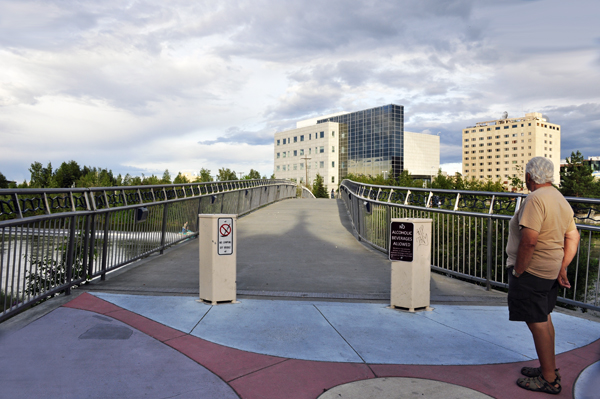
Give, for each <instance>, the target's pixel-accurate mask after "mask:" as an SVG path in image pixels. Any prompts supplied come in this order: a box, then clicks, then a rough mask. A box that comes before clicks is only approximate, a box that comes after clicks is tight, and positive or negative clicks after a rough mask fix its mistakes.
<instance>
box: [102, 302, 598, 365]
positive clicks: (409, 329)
mask: <svg viewBox="0 0 600 399" xmlns="http://www.w3.org/2000/svg"><path fill="white" fill-rule="evenodd" d="M94 295H96V296H98V297H99V298H102V299H104V300H107V301H109V302H112V303H114V304H115V305H118V306H120V307H122V308H124V309H128V310H131V311H132V312H135V313H138V314H140V315H142V316H145V317H148V318H150V319H152V320H156V321H158V322H160V323H163V324H165V325H167V326H170V327H172V328H176V329H178V330H180V331H184V332H188V333H189V332H190V331H191V334H192V335H195V336H197V337H200V338H203V339H206V340H208V341H211V342H214V343H218V344H221V345H225V346H228V347H232V348H236V349H241V350H245V351H250V352H255V353H262V354H268V355H274V356H281V357H288V358H293V359H304V360H318V361H333V362H362V361H363V360H364V361H366V362H368V363H381V364H432V365H469V364H490V363H506V362H516V361H523V360H530V359H535V358H537V356H536V354H535V350H534V346H533V340H532V338H531V334H530V333H529V331H528V329H527V326H526V325H525V323H519V322H511V321H509V320H508V311H507V309H506V307H498V306H489V307H488V306H449V305H440V306H435V309H434V310H433V311H432V312H419V313H406V312H402V311H398V310H393V309H388V308H387V307H386V306H385V305H382V304H367V303H347V302H343V303H342V302H308V301H274V300H251V299H245V300H242V301H241V303H240V304H226V305H217V306H210V305H205V304H203V303H198V302H196V301H195V298H193V297H166V296H161V297H148V296H137V295H117V294H100V293H96V294H94ZM165 304H167V305H165ZM553 320H554V325H555V328H556V336H557V337H559V338H560V339H558V340H557V353H561V352H564V351H568V350H572V349H575V348H578V347H581V346H584V345H587V344H589V343H591V342H593V341H595V340H597V339H598V338H600V323H596V322H593V321H589V320H585V319H580V318H578V317H573V316H569V315H565V314H561V313H553ZM194 326H195V327H194ZM192 329H193V330H192Z"/></svg>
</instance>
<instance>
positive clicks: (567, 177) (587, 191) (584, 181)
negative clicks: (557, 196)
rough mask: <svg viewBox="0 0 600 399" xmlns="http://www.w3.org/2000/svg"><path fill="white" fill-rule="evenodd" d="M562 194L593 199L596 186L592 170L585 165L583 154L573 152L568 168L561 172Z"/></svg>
mask: <svg viewBox="0 0 600 399" xmlns="http://www.w3.org/2000/svg"><path fill="white" fill-rule="evenodd" d="M560 185H561V187H560V192H561V193H562V195H565V196H572V197H591V196H593V195H594V191H595V187H594V186H595V184H594V176H593V175H592V169H591V168H590V167H589V166H588V165H584V163H583V155H581V152H579V151H577V152H571V157H570V158H567V166H565V167H564V168H561V170H560Z"/></svg>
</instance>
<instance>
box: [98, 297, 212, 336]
mask: <svg viewBox="0 0 600 399" xmlns="http://www.w3.org/2000/svg"><path fill="white" fill-rule="evenodd" d="M94 296H96V297H98V298H100V299H104V300H105V301H107V302H110V303H113V304H115V305H117V306H119V307H122V308H123V309H127V310H130V311H132V312H133V313H137V314H139V315H142V316H145V317H147V318H149V319H152V320H154V321H157V322H159V323H161V324H164V325H166V326H169V327H171V328H174V329H176V330H179V331H183V332H185V333H188V334H189V333H190V332H191V331H192V329H193V328H194V327H195V326H196V324H198V322H199V321H200V320H201V319H202V317H204V315H205V314H206V313H207V312H208V311H209V310H210V306H207V305H204V304H202V303H198V302H196V301H195V299H194V298H192V297H187V296H145V295H120V294H108V293H94Z"/></svg>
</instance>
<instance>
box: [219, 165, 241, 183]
mask: <svg viewBox="0 0 600 399" xmlns="http://www.w3.org/2000/svg"><path fill="white" fill-rule="evenodd" d="M217 180H218V181H228V180H237V177H236V174H235V170H231V169H229V168H221V169H219V174H218V175H217Z"/></svg>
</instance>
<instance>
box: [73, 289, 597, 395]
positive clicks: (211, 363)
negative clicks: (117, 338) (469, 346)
mask: <svg viewBox="0 0 600 399" xmlns="http://www.w3.org/2000/svg"><path fill="white" fill-rule="evenodd" d="M64 306H65V307H70V308H75V309H82V310H88V311H92V312H96V313H100V314H104V315H107V316H110V317H113V318H115V319H117V320H120V321H122V322H124V323H126V324H128V325H130V326H131V327H133V328H136V329H138V330H139V331H141V332H143V333H145V334H148V335H150V336H152V337H154V338H155V339H157V340H159V341H162V342H164V343H165V344H167V345H169V346H171V347H172V348H174V349H175V350H177V351H179V352H181V353H183V354H185V355H186V356H188V357H189V358H191V359H192V360H194V361H196V362H197V363H199V364H201V365H202V366H204V367H206V368H207V369H209V370H211V371H212V372H213V373H215V374H217V375H218V376H220V377H221V378H222V379H223V380H225V381H227V382H228V383H229V384H230V385H231V387H232V388H233V389H235V390H236V391H237V392H238V394H239V395H240V396H241V397H242V398H243V399H271V398H277V399H280V398H286V399H314V398H317V397H318V396H319V395H321V394H322V393H323V392H324V391H325V390H328V389H331V388H333V387H335V386H337V385H341V384H346V383H349V382H354V381H360V380H364V379H369V378H374V377H412V378H424V379H431V380H436V381H442V382H448V383H451V384H456V385H460V386H464V387H467V388H471V389H474V390H476V391H479V392H482V393H485V394H487V395H490V396H492V397H494V398H497V399H502V398H507V399H508V398H510V399H513V398H540V397H546V396H545V395H543V394H539V393H535V392H529V391H526V390H524V389H521V388H519V387H518V386H517V385H516V383H515V382H516V380H517V378H519V377H520V369H521V367H523V366H534V367H535V366H538V365H539V363H538V362H537V360H534V361H528V362H520V363H508V364H487V365H472V366H427V365H382V364H377V365H367V364H359V363H333V362H316V361H306V360H294V359H285V358H279V357H274V356H268V355H262V354H257V353H251V352H245V351H241V350H238V349H234V348H228V347H225V346H222V345H218V344H214V343H211V342H208V341H205V340H203V339H201V338H198V337H194V336H190V335H188V334H185V333H182V332H181V331H178V330H175V329H172V328H170V327H167V326H164V325H162V324H160V323H157V322H155V321H153V320H150V319H147V318H145V317H143V316H140V315H137V314H135V313H133V312H130V311H128V310H124V309H122V308H120V307H118V306H115V305H113V304H111V303H109V302H106V301H104V300H102V299H99V298H97V297H95V296H93V295H90V294H87V293H84V294H81V295H80V296H78V297H77V298H75V299H73V300H72V301H70V302H69V303H67V304H65V305H64ZM598 359H600V340H597V341H595V342H593V343H591V344H589V345H587V346H584V347H581V348H578V349H575V350H572V351H569V352H566V353H562V354H560V355H558V356H557V364H558V367H559V368H560V369H561V375H562V388H563V389H562V392H561V394H560V395H557V396H556V397H560V398H572V397H573V384H574V383H575V381H576V380H577V377H578V376H579V374H580V373H581V371H583V369H585V368H586V367H587V366H589V365H590V364H592V363H594V362H596V361H598Z"/></svg>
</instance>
